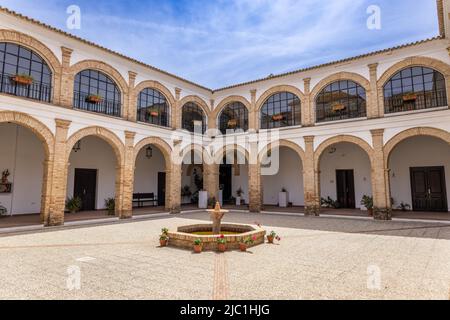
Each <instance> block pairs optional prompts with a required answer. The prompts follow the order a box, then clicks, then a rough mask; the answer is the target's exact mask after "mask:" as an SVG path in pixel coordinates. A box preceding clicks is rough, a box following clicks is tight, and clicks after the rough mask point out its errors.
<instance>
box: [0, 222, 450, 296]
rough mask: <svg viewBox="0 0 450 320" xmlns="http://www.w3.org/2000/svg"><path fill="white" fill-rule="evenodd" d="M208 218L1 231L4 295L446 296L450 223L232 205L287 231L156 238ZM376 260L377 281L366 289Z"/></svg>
mask: <svg viewBox="0 0 450 320" xmlns="http://www.w3.org/2000/svg"><path fill="white" fill-rule="evenodd" d="M202 221H208V216H207V214H206V213H190V214H182V215H178V216H173V217H170V218H160V219H154V220H148V221H140V222H133V223H120V224H114V225H105V226H97V227H89V228H77V229H67V230H61V231H55V232H42V233H34V234H25V235H16V236H10V237H1V238H0V261H2V263H1V264H0V283H1V284H2V285H1V286H0V299H256V300H261V299H444V300H448V299H449V298H450V296H449V294H450V225H448V224H438V223H436V224H429V223H421V222H396V221H395V222H377V221H372V220H356V219H355V220H354V219H336V218H326V217H321V218H304V217H293V216H277V215H268V214H248V213H230V214H228V215H226V216H225V218H224V221H225V222H235V223H250V224H253V223H255V222H256V221H257V222H259V223H261V224H262V225H263V226H264V227H265V228H266V229H267V231H270V230H272V229H273V230H275V231H277V232H278V233H279V234H280V235H281V237H282V241H281V242H280V243H279V244H278V245H262V246H258V247H255V248H252V249H251V250H250V252H248V253H241V252H238V251H233V252H227V253H225V254H217V253H214V252H205V253H202V254H200V255H195V254H193V253H191V252H190V251H184V250H179V249H175V248H159V247H158V245H159V243H158V235H159V233H160V230H161V228H163V227H168V228H170V229H173V230H175V229H176V228H177V227H178V226H181V225H185V224H192V223H201V222H202ZM89 258H93V259H94V260H92V259H89ZM80 259H81V261H78V260H80ZM370 265H375V266H378V267H379V268H380V270H381V289H380V290H369V289H367V281H368V273H367V268H368V267H369V266H370ZM69 266H79V267H80V268H81V290H73V291H70V290H68V289H67V284H66V282H67V277H68V273H67V272H68V271H67V269H68V267H69Z"/></svg>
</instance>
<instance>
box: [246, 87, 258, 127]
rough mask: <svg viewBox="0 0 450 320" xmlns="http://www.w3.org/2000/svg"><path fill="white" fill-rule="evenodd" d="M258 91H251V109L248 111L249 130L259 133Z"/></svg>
mask: <svg viewBox="0 0 450 320" xmlns="http://www.w3.org/2000/svg"><path fill="white" fill-rule="evenodd" d="M256 92H257V91H256V89H253V90H250V95H251V107H250V108H251V109H250V110H249V111H248V128H249V130H251V131H253V132H256V131H258V111H257V110H256V108H257V106H256Z"/></svg>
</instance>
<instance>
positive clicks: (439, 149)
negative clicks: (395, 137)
mask: <svg viewBox="0 0 450 320" xmlns="http://www.w3.org/2000/svg"><path fill="white" fill-rule="evenodd" d="M389 166H390V169H391V177H390V179H391V196H392V198H394V201H395V204H394V206H395V207H397V206H399V205H400V203H402V202H404V203H407V204H409V205H411V206H412V195H411V176H410V168H412V167H440V166H444V167H445V177H446V183H447V199H450V198H449V196H450V193H449V192H450V147H449V146H448V144H447V143H446V142H444V141H441V140H439V139H436V138H432V137H413V138H410V139H408V140H405V141H403V142H401V143H400V144H399V145H398V146H397V147H396V148H395V149H394V151H393V153H392V156H391V158H390V162H389Z"/></svg>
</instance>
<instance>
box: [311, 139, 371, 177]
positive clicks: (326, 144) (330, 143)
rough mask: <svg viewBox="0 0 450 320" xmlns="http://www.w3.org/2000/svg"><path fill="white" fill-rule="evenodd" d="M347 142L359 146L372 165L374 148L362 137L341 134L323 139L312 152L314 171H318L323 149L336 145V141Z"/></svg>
mask: <svg viewBox="0 0 450 320" xmlns="http://www.w3.org/2000/svg"><path fill="white" fill-rule="evenodd" d="M342 142H347V143H351V144H354V145H356V146H358V147H360V148H361V149H362V150H363V151H365V153H366V154H367V156H368V157H369V161H370V165H371V167H373V164H374V150H373V148H372V147H371V146H370V145H369V144H368V143H367V142H366V141H364V140H363V139H361V138H358V137H355V136H350V135H341V136H337V137H332V138H330V139H328V140H325V141H324V142H322V143H321V144H320V146H319V147H318V148H317V149H316V151H315V152H314V167H315V171H316V172H320V160H321V158H322V155H323V154H324V151H325V150H326V149H327V148H328V147H331V146H333V145H336V144H338V143H342Z"/></svg>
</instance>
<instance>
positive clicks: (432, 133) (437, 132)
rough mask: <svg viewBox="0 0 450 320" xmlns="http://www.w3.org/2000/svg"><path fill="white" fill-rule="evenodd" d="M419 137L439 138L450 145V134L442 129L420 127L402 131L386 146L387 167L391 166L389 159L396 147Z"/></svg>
mask: <svg viewBox="0 0 450 320" xmlns="http://www.w3.org/2000/svg"><path fill="white" fill-rule="evenodd" d="M417 136H428V137H434V138H438V139H440V140H442V141H445V142H447V143H448V144H449V145H450V133H449V132H448V131H445V130H442V129H437V128H430V127H420V128H412V129H408V130H405V131H402V132H400V133H399V134H397V135H396V136H394V137H393V138H391V139H390V140H389V141H388V142H387V143H386V144H385V146H384V158H385V159H386V167H387V166H388V165H389V158H390V156H391V155H392V152H393V150H394V149H395V147H397V146H398V145H399V144H400V143H401V142H403V141H405V140H406V139H409V138H412V137H417Z"/></svg>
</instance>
